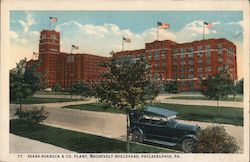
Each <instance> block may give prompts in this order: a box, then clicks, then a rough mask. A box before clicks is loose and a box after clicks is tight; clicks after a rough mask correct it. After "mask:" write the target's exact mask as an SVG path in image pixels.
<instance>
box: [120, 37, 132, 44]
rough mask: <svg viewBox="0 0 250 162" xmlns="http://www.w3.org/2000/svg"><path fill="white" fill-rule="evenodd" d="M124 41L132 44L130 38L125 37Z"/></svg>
mask: <svg viewBox="0 0 250 162" xmlns="http://www.w3.org/2000/svg"><path fill="white" fill-rule="evenodd" d="M122 39H123V40H124V42H126V43H130V42H131V39H129V38H125V37H123V38H122Z"/></svg>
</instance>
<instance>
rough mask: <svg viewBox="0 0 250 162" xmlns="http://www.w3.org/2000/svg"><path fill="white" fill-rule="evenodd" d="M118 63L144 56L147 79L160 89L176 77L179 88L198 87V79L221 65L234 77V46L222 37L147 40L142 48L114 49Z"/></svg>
mask: <svg viewBox="0 0 250 162" xmlns="http://www.w3.org/2000/svg"><path fill="white" fill-rule="evenodd" d="M115 58H116V59H117V62H118V63H132V62H134V61H135V60H137V59H143V60H145V61H146V62H147V63H148V64H149V68H150V75H149V76H148V79H150V80H151V81H152V82H154V83H156V84H158V86H159V87H161V89H162V88H163V85H164V83H165V82H166V81H169V80H177V81H178V82H179V87H180V88H179V90H180V91H188V90H198V89H199V88H200V80H201V79H206V78H208V76H209V75H211V76H214V75H215V74H217V73H219V72H220V71H221V70H222V69H223V67H226V68H228V69H229V71H230V75H231V77H232V79H234V80H236V79H237V62H236V46H235V45H234V44H233V43H232V42H230V41H228V40H226V39H224V38H222V39H206V40H200V41H193V42H189V43H182V44H179V43H176V42H173V41H170V40H164V41H154V42H152V43H146V45H145V49H140V50H133V51H121V52H117V53H115Z"/></svg>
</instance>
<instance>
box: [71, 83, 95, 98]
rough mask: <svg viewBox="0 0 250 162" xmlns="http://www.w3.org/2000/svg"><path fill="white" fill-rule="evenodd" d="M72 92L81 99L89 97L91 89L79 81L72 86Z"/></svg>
mask: <svg viewBox="0 0 250 162" xmlns="http://www.w3.org/2000/svg"><path fill="white" fill-rule="evenodd" d="M72 92H73V93H74V94H77V95H81V96H82V99H83V97H88V96H91V89H90V87H89V85H88V84H87V83H86V82H84V81H79V82H77V83H75V84H73V85H72Z"/></svg>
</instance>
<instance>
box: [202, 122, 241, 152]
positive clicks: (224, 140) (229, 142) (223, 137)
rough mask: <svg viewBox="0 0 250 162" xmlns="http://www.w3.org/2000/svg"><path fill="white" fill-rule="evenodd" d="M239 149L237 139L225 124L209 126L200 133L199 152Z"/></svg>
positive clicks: (235, 150)
mask: <svg viewBox="0 0 250 162" xmlns="http://www.w3.org/2000/svg"><path fill="white" fill-rule="evenodd" d="M238 149H239V146H238V145H237V142H236V139H235V138H234V137H231V136H230V135H229V134H228V133H227V132H226V131H225V129H224V127H223V126H209V127H207V128H206V129H204V130H200V132H199V133H198V144H197V152H199V153H236V152H237V151H238Z"/></svg>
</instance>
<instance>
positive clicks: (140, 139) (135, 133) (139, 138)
mask: <svg viewBox="0 0 250 162" xmlns="http://www.w3.org/2000/svg"><path fill="white" fill-rule="evenodd" d="M132 141H134V142H139V143H143V135H142V134H141V132H140V131H139V130H134V131H133V132H132Z"/></svg>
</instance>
